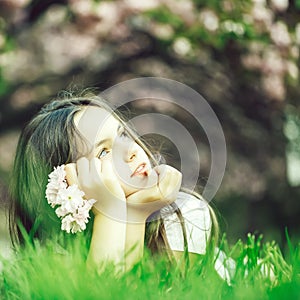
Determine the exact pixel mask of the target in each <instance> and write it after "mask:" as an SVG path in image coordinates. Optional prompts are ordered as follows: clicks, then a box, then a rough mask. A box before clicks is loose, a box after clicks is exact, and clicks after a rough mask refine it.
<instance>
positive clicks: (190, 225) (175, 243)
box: [160, 192, 212, 254]
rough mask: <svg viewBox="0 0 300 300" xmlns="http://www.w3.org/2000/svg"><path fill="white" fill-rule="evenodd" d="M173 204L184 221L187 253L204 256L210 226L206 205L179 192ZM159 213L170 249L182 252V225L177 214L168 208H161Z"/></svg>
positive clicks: (191, 196) (193, 197)
mask: <svg viewBox="0 0 300 300" xmlns="http://www.w3.org/2000/svg"><path fill="white" fill-rule="evenodd" d="M175 203H176V205H177V206H178V208H179V209H180V211H181V214H182V216H183V219H184V225H185V230H186V237H187V244H188V251H189V252H191V253H197V254H205V251H206V246H207V241H208V239H209V237H210V233H211V226H212V222H211V218H210V213H209V208H208V205H207V203H206V202H205V201H203V200H200V199H198V198H196V197H195V196H193V195H190V194H187V193H184V192H179V194H178V197H177V199H176V201H175ZM160 213H161V216H162V218H163V220H164V226H165V230H166V235H167V239H168V242H169V245H170V248H171V249H172V250H174V251H184V238H183V231H182V225H181V223H180V220H179V218H178V216H177V214H176V213H174V210H173V208H172V207H170V206H166V207H164V208H162V209H161V210H160Z"/></svg>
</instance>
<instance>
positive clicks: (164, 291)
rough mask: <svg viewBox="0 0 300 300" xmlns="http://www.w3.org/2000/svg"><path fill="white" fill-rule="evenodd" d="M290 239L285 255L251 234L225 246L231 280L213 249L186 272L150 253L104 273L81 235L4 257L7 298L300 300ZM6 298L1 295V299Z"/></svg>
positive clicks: (299, 270)
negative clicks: (89, 261)
mask: <svg viewBox="0 0 300 300" xmlns="http://www.w3.org/2000/svg"><path fill="white" fill-rule="evenodd" d="M288 242H289V253H287V254H286V258H284V257H283V255H282V253H281V251H280V249H279V247H278V246H277V245H276V243H274V242H272V243H262V240H261V237H255V236H252V235H249V236H248V238H247V241H246V242H244V243H243V242H241V241H238V242H237V243H236V245H234V246H232V247H229V246H228V244H227V243H226V241H224V240H223V241H222V242H221V247H222V250H223V251H224V252H225V253H226V255H227V256H230V257H232V258H234V260H235V262H236V271H235V274H234V275H233V276H232V278H231V281H230V283H228V282H226V281H224V280H222V279H221V278H220V277H219V275H218V274H217V273H216V271H215V268H214V263H213V255H212V252H211V251H208V254H207V255H206V256H204V257H199V260H198V261H197V262H196V263H195V264H193V266H191V267H190V268H189V270H188V271H187V272H186V274H185V275H183V273H182V272H181V271H180V270H178V269H177V268H176V267H175V266H173V267H171V266H169V265H168V263H167V262H166V260H165V259H164V258H160V259H155V260H154V259H152V258H150V256H149V255H148V254H146V255H145V258H144V259H143V261H142V262H140V263H138V264H137V265H136V266H135V267H134V268H133V269H132V270H131V271H130V272H127V273H125V274H116V271H115V269H114V267H113V266H107V268H106V270H105V271H104V272H103V273H102V274H98V273H97V272H96V271H95V270H91V269H87V268H86V264H85V256H86V249H85V247H84V246H83V244H82V241H80V239H77V240H76V241H75V242H74V241H73V244H72V249H69V251H66V250H64V249H62V248H59V247H58V246H56V245H55V244H54V243H50V244H47V245H43V246H41V245H40V244H39V243H36V244H35V247H32V246H27V247H25V248H24V249H22V250H20V251H18V254H15V255H14V256H13V257H11V258H10V259H9V260H8V259H2V263H3V270H2V274H1V275H0V276H1V280H0V290H1V296H2V298H3V299H145V300H146V299H300V252H299V249H300V248H299V245H300V244H298V245H296V246H293V245H292V244H291V242H290V241H289V240H288ZM2 298H1V299H2Z"/></svg>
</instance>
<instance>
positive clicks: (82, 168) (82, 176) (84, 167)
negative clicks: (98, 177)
mask: <svg viewBox="0 0 300 300" xmlns="http://www.w3.org/2000/svg"><path fill="white" fill-rule="evenodd" d="M77 173H78V180H79V182H81V183H82V184H83V185H85V183H86V181H87V180H88V179H89V177H90V163H89V160H88V159H87V158H86V157H81V158H79V159H78V160H77Z"/></svg>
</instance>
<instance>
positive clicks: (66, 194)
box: [46, 165, 96, 233]
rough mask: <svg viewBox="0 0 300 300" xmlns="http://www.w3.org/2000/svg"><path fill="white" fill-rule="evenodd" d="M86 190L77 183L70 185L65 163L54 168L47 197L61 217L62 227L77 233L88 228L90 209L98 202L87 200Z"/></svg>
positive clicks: (49, 180)
mask: <svg viewBox="0 0 300 300" xmlns="http://www.w3.org/2000/svg"><path fill="white" fill-rule="evenodd" d="M83 197H84V192H83V191H81V190H80V189H79V188H78V186H77V185H76V184H73V185H70V186H68V184H67V182H66V171H65V165H61V166H58V167H56V168H54V171H52V172H51V173H50V174H49V179H48V184H47V188H46V198H47V200H48V203H49V204H50V205H51V207H52V208H56V209H55V213H56V215H57V216H58V217H59V218H60V219H61V229H62V230H65V231H66V232H68V233H70V232H72V233H76V232H78V231H79V232H81V231H82V230H85V229H86V223H87V222H88V218H89V211H90V210H91V208H92V206H93V204H94V203H95V202H96V200H94V199H89V200H85V199H84V198H83Z"/></svg>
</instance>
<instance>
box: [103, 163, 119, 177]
mask: <svg viewBox="0 0 300 300" xmlns="http://www.w3.org/2000/svg"><path fill="white" fill-rule="evenodd" d="M101 173H102V174H103V176H105V178H116V175H115V172H114V169H113V165H112V163H111V162H110V161H109V160H103V161H102V169H101Z"/></svg>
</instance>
